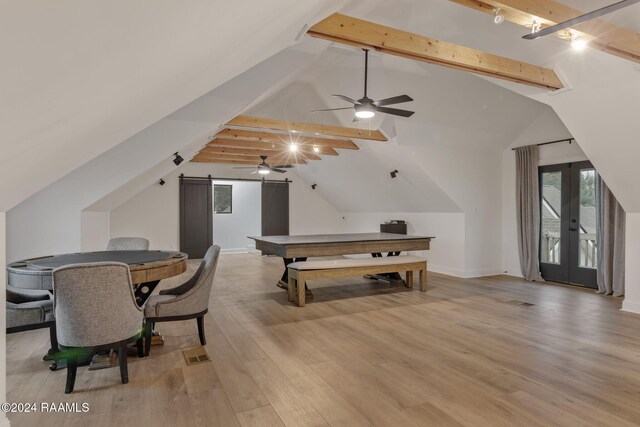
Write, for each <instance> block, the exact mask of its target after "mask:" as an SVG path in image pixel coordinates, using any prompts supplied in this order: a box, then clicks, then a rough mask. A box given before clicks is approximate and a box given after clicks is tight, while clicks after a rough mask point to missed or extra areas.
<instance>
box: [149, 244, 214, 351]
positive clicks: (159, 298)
mask: <svg viewBox="0 0 640 427" xmlns="http://www.w3.org/2000/svg"><path fill="white" fill-rule="evenodd" d="M219 255H220V246H217V245H214V246H211V247H210V248H209V249H208V250H207V253H206V254H205V256H204V259H203V260H202V263H201V264H200V267H198V270H197V271H196V273H195V274H194V275H193V276H192V277H191V278H190V279H189V280H187V281H186V282H185V283H183V284H182V285H180V286H177V287H175V288H171V289H165V290H162V291H160V295H152V296H150V297H149V299H148V300H147V304H146V305H145V307H144V317H145V340H144V341H145V355H147V356H148V355H149V350H150V349H151V331H152V329H153V326H154V324H155V323H157V322H172V321H176V320H188V319H196V320H197V323H198V336H199V337H200V344H202V345H205V344H206V339H205V336H204V315H205V314H207V311H208V310H209V296H210V295H211V287H212V285H213V277H214V275H215V272H216V266H217V264H218V257H219Z"/></svg>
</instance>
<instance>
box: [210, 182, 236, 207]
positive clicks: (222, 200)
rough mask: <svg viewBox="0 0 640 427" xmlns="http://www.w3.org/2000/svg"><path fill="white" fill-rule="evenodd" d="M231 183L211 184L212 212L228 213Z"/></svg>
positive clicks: (230, 205) (231, 192) (230, 202)
mask: <svg viewBox="0 0 640 427" xmlns="http://www.w3.org/2000/svg"><path fill="white" fill-rule="evenodd" d="M232 190H233V186H232V185H214V186H213V213H215V214H230V213H231V207H232V199H233V198H232V194H233V191H232Z"/></svg>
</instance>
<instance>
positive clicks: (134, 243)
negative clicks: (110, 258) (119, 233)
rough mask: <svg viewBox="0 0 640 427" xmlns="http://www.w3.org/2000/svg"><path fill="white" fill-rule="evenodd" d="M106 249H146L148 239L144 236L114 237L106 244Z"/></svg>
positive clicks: (147, 247) (147, 248)
mask: <svg viewBox="0 0 640 427" xmlns="http://www.w3.org/2000/svg"><path fill="white" fill-rule="evenodd" d="M107 250H108V251H148V250H149V241H148V240H147V239H145V238H144V237H114V238H113V239H111V240H109V243H108V244H107Z"/></svg>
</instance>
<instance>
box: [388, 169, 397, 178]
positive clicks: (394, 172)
mask: <svg viewBox="0 0 640 427" xmlns="http://www.w3.org/2000/svg"><path fill="white" fill-rule="evenodd" d="M389 175H391V178H395V177H396V176H398V169H396V170H394V171H391V172H389Z"/></svg>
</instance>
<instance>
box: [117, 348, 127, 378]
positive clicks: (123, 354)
mask: <svg viewBox="0 0 640 427" xmlns="http://www.w3.org/2000/svg"><path fill="white" fill-rule="evenodd" d="M118 360H119V362H120V378H121V379H122V384H127V383H128V382H129V371H128V369H127V343H126V342H125V341H123V342H121V343H120V348H119V349H118Z"/></svg>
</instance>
